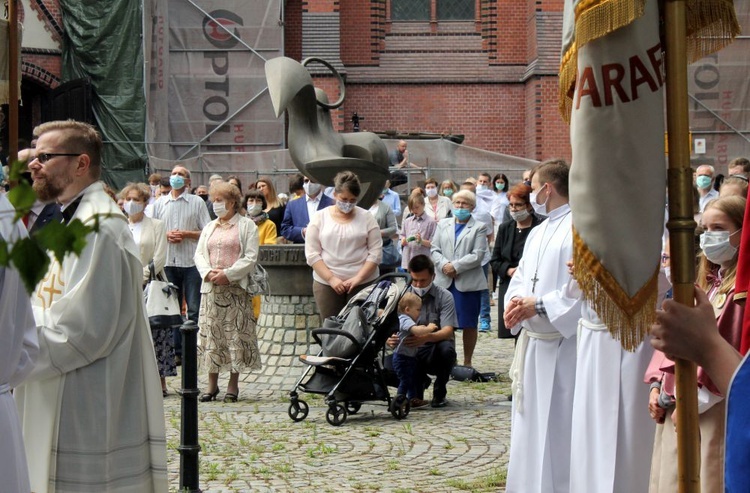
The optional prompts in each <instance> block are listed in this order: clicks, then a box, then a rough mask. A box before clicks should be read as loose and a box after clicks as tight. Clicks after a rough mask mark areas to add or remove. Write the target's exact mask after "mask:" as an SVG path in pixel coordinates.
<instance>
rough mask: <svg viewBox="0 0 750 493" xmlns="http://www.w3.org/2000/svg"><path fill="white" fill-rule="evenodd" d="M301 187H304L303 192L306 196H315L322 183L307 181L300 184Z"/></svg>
mask: <svg viewBox="0 0 750 493" xmlns="http://www.w3.org/2000/svg"><path fill="white" fill-rule="evenodd" d="M302 188H304V189H305V193H306V194H307V196H308V197H315V196H317V195H318V192H320V189H321V188H323V185H321V184H320V183H313V182H311V181H308V182H307V183H304V184H302Z"/></svg>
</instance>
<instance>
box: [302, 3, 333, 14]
mask: <svg viewBox="0 0 750 493" xmlns="http://www.w3.org/2000/svg"><path fill="white" fill-rule="evenodd" d="M302 9H303V10H304V11H305V12H318V13H323V12H338V10H339V0H302Z"/></svg>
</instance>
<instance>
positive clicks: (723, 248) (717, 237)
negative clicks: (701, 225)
mask: <svg viewBox="0 0 750 493" xmlns="http://www.w3.org/2000/svg"><path fill="white" fill-rule="evenodd" d="M738 231H740V230H739V229H738V230H737V231H735V232H734V233H732V234H731V235H730V234H729V231H706V232H705V233H703V234H702V235H701V250H703V254H704V255H705V256H706V258H707V259H708V260H709V262H712V263H714V264H717V265H721V264H723V263H725V262H729V261H730V260H732V259H733V258H734V256H735V255H736V254H737V247H735V246H732V245H731V244H730V243H729V237H730V236H732V235H734V234H735V233H737V232H738Z"/></svg>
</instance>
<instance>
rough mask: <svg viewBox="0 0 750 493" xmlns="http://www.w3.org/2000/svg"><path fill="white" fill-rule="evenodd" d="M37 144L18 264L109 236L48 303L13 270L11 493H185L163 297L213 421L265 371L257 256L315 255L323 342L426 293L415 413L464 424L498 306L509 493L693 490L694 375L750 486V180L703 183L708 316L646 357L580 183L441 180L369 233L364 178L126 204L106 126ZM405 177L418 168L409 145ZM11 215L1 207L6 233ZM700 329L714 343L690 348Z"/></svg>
mask: <svg viewBox="0 0 750 493" xmlns="http://www.w3.org/2000/svg"><path fill="white" fill-rule="evenodd" d="M35 133H36V137H37V141H36V145H35V148H33V149H27V150H24V151H23V152H22V153H21V157H22V158H24V159H26V160H27V161H28V168H29V171H30V175H29V176H28V179H29V180H30V181H31V182H32V183H33V189H34V190H35V192H36V194H37V197H38V202H37V203H36V204H34V206H33V207H32V208H31V211H30V212H29V213H28V214H26V215H25V216H24V217H23V222H21V221H13V219H12V214H11V215H8V214H4V215H2V216H0V217H2V221H0V226H1V227H0V235H2V238H3V239H4V240H6V241H8V242H10V243H13V242H14V241H18V240H19V239H21V238H23V237H24V236H25V235H26V234H27V231H30V232H32V233H33V232H34V231H37V230H38V229H39V228H43V227H44V226H45V224H47V223H48V222H49V221H61V222H63V223H68V222H70V221H72V220H74V219H80V220H81V221H83V222H84V223H87V222H88V223H91V222H97V224H98V227H97V228H96V229H95V230H94V231H93V232H91V233H90V234H89V236H88V237H87V243H86V246H85V248H84V250H83V252H81V254H80V255H78V256H76V255H69V256H67V257H66V258H65V259H64V260H63V261H62V262H58V261H57V260H56V259H55V258H54V256H51V257H50V258H51V267H50V270H49V272H48V273H47V275H46V277H45V278H44V279H43V280H42V282H40V283H39V285H38V286H37V289H36V292H35V293H33V294H32V296H31V300H29V296H28V295H26V293H25V292H23V288H22V285H21V283H20V281H19V277H18V273H17V272H16V271H15V270H14V269H13V268H5V269H2V270H0V285H1V286H2V288H3V289H2V292H1V296H0V306H2V307H3V313H7V314H12V317H10V318H9V321H10V323H8V324H4V325H3V327H2V328H0V331H1V332H2V333H3V334H4V335H5V336H6V341H8V344H7V345H5V346H3V348H2V350H1V351H0V352H2V354H3V358H2V359H0V431H2V433H3V435H2V436H4V437H7V438H8V439H7V440H6V441H5V442H4V447H5V448H4V449H3V450H2V451H0V456H2V457H3V458H4V459H6V460H3V461H0V471H2V477H3V478H4V479H5V480H6V484H10V485H11V488H12V489H13V491H16V490H17V491H37V492H43V491H110V490H112V491H119V490H128V491H144V492H147V491H166V489H167V486H166V485H167V479H166V446H165V443H166V442H165V429H164V418H163V398H165V397H167V396H168V389H167V386H166V378H167V377H169V376H174V375H176V373H177V370H176V367H177V366H178V365H180V363H181V352H182V348H181V347H180V342H181V339H180V337H179V332H178V331H177V330H175V328H173V327H159V326H149V323H148V317H147V314H146V313H145V307H144V304H143V302H142V300H143V289H144V287H145V285H146V284H147V283H149V282H150V281H151V280H153V279H155V278H161V279H166V280H168V281H169V282H170V283H171V284H172V285H174V286H175V287H176V289H177V292H178V293H179V297H180V301H181V305H182V307H183V309H184V315H185V317H186V318H187V319H189V320H192V321H194V322H195V323H196V324H197V326H198V327H199V347H198V354H199V368H200V371H201V372H202V373H203V374H204V375H206V376H207V382H208V384H207V387H206V388H205V389H204V390H203V393H202V394H201V395H200V401H203V402H207V401H213V400H217V399H218V398H219V394H220V393H221V390H222V389H220V388H219V374H220V373H222V372H224V373H228V374H229V380H228V384H227V388H226V389H225V392H224V395H223V397H222V399H223V401H224V402H237V400H238V399H240V391H241V389H240V388H239V377H240V374H241V373H243V372H251V371H257V370H259V369H260V368H261V366H262V355H261V354H260V351H259V346H258V340H257V335H256V326H255V324H256V320H257V317H258V314H259V310H260V300H259V298H258V297H257V296H254V295H253V294H252V292H251V290H250V289H249V287H250V284H251V282H252V281H251V277H250V276H251V274H252V273H253V271H254V267H255V265H256V263H257V259H258V252H259V247H260V245H272V244H276V243H296V244H304V251H305V256H306V259H307V263H308V264H309V265H310V267H311V268H312V272H313V273H312V278H311V280H310V282H311V284H312V293H313V296H314V298H315V302H316V305H317V308H318V311H319V313H320V316H321V318H327V317H331V316H335V315H337V314H338V313H339V312H340V311H341V310H342V308H343V307H344V306H345V305H346V303H347V302H348V301H349V300H350V299H351V298H352V297H353V296H355V295H356V294H357V293H358V292H359V291H360V290H361V289H363V288H364V287H365V286H366V285H367V284H368V283H370V282H371V281H373V280H374V279H376V278H377V277H378V276H379V275H380V274H382V273H384V272H388V271H391V270H396V269H399V270H402V271H408V272H409V273H410V276H411V284H410V286H409V287H408V290H407V293H406V295H404V296H403V298H402V299H401V300H400V303H399V313H400V317H399V321H400V329H399V330H398V331H396V332H395V333H394V334H393V335H392V336H391V337H390V338H389V339H388V341H387V345H388V346H389V347H390V348H392V349H393V350H394V351H393V356H392V358H389V359H388V361H387V363H386V364H387V366H389V367H390V368H391V369H392V370H393V371H394V373H395V374H396V376H397V377H398V380H399V382H400V385H399V387H398V390H397V396H396V398H395V399H394V401H393V405H394V406H396V407H398V406H402V405H404V403H405V402H408V403H409V405H410V406H411V407H412V408H415V407H423V406H427V405H431V406H432V407H435V408H440V407H444V406H446V405H447V404H448V398H447V397H448V396H447V383H448V381H449V379H450V376H451V371H452V370H453V368H454V366H455V365H456V364H457V353H456V344H455V333H456V331H460V332H461V337H462V340H463V360H462V363H463V366H465V367H472V364H473V361H472V356H473V352H474V349H475V347H476V344H477V341H478V332H480V331H489V330H490V327H491V323H490V320H491V316H492V315H491V309H490V307H491V306H492V305H493V304H495V300H496V301H497V303H496V304H497V305H498V320H497V326H498V334H497V335H498V337H508V338H515V339H516V341H515V342H516V352H515V357H514V361H513V363H512V366H511V371H510V373H511V378H512V382H513V383H512V392H513V396H512V400H513V404H512V405H513V410H512V429H511V448H510V462H509V468H508V479H507V491H509V492H524V493H527V492H531V493H534V492H540V493H541V492H544V493H547V492H567V491H571V492H573V491H575V492H577V493H578V492H592V493H594V492H596V493H602V492H626V491H627V492H633V491H643V492H645V491H652V492H659V491H668V490H670V489H671V488H673V487H674V485H675V484H676V482H677V471H676V455H675V447H676V439H675V431H674V427H673V425H672V423H673V421H674V416H673V413H674V402H675V384H674V363H673V360H672V359H671V358H674V357H676V356H679V357H686V358H691V359H694V360H696V361H697V362H698V363H699V364H700V368H699V371H698V385H699V389H698V394H699V401H700V407H699V412H700V413H701V418H700V427H701V447H702V448H701V476H702V481H703V489H704V491H721V490H722V489H723V488H724V487H725V486H726V487H727V488H729V487H730V486H731V485H733V484H742V478H741V477H740V478H738V477H736V476H735V477H732V476H731V475H729V474H727V480H726V482H725V481H724V479H723V478H724V475H723V474H722V470H723V467H724V462H725V455H724V444H725V440H724V437H725V428H726V436H727V443H729V444H732V443H735V442H736V443H739V444H740V445H742V444H746V443H747V442H746V441H744V442H743V441H742V440H738V439H737V437H738V436H739V435H738V434H739V432H738V431H736V430H738V429H739V427H740V424H738V422H736V421H732V420H731V419H730V421H728V422H727V421H726V417H725V416H726V413H725V402H724V396H726V395H727V391H728V389H729V387H730V380H731V375H732V373H733V372H734V371H735V369H736V368H737V367H738V366H740V364H741V361H742V356H741V353H740V351H746V350H747V347H744V348H743V347H742V343H741V340H740V339H741V326H742V321H743V318H744V304H743V303H742V302H743V301H744V298H745V296H746V292H744V291H743V292H742V293H741V295H738V293H739V290H738V289H736V288H735V279H736V277H737V276H736V273H737V268H738V265H737V260H738V248H739V245H740V236H741V235H740V232H741V230H742V227H743V224H744V218H745V215H746V214H745V208H746V207H745V203H746V196H747V189H748V186H747V183H748V176H750V162H748V160H746V159H742V158H739V159H736V160H735V161H733V162H732V163H731V164H730V167H729V176H728V177H727V178H726V179H724V180H721V179H719V177H717V176H716V174H715V170H714V168H713V167H711V166H709V165H702V166H700V167H698V168H697V170H696V173H695V178H694V180H695V204H694V205H695V217H696V219H697V221H698V224H699V228H698V234H700V236H699V240H700V241H699V244H700V249H701V253H700V256H699V263H698V266H699V270H698V272H699V274H698V280H697V284H698V286H697V287H696V299H697V301H698V304H697V306H696V307H695V308H688V307H682V306H680V305H677V304H675V303H673V302H670V301H667V302H665V304H664V310H663V311H661V310H660V311H658V323H657V324H656V325H655V326H654V328H653V339H652V341H651V342H650V343H649V341H648V340H644V341H642V343H641V344H640V346H639V347H638V348H637V349H636V350H635V351H634V352H628V351H625V350H623V349H622V347H621V346H620V344H619V342H618V341H616V340H614V339H613V338H612V336H611V335H610V334H609V332H608V331H607V327H606V326H605V325H604V324H603V323H602V321H601V320H600V319H599V317H598V315H597V314H596V312H595V311H594V309H593V308H592V306H591V305H590V304H589V303H587V302H586V301H584V300H583V298H582V295H581V290H580V289H579V287H578V285H577V282H576V280H575V279H574V278H573V277H572V274H571V270H570V268H569V263H570V261H571V258H572V255H573V252H572V250H573V240H572V234H571V233H572V219H573V218H572V213H571V209H570V206H569V205H568V188H569V166H568V164H567V163H565V162H564V161H562V160H550V161H546V162H544V163H541V164H540V165H538V166H537V167H535V168H534V169H533V170H528V171H527V172H525V173H524V175H523V178H522V180H521V181H520V182H519V183H510V180H509V179H508V177H507V176H506V175H504V174H502V173H497V174H495V175H494V176H493V175H491V174H490V173H480V174H479V175H478V176H476V177H468V178H466V179H464V180H463V181H462V182H460V183H454V182H453V181H452V180H444V181H438V180H435V179H433V178H429V179H427V180H425V181H424V182H422V183H419V186H416V187H414V188H413V189H411V190H408V193H407V194H405V196H406V199H405V200H404V204H402V198H401V196H400V195H399V194H398V193H396V192H395V191H394V190H392V188H391V187H390V184H389V183H387V184H386V186H385V187H384V188H383V190H382V193H381V196H380V198H379V200H377V201H376V202H375V203H374V204H373V205H372V206H371V207H369V209H364V208H361V207H358V206H357V203H358V200H359V198H360V195H361V193H362V187H361V185H360V182H359V179H358V177H357V176H356V174H354V173H352V172H350V171H342V172H340V173H339V174H338V175H336V177H335V180H334V183H333V186H332V187H329V188H328V189H325V188H324V187H323V185H321V184H319V183H315V182H314V181H313V180H310V179H309V178H307V177H304V176H303V175H301V174H300V175H295V176H293V177H291V179H290V181H289V193H288V194H286V193H279V192H277V190H276V187H275V185H274V181H273V180H271V179H269V178H260V179H259V180H258V181H257V182H256V183H253V184H250V185H249V186H247V188H245V189H243V185H242V183H241V180H240V179H239V178H238V177H237V176H228V177H226V178H224V177H222V176H219V175H214V176H211V177H210V179H209V183H208V184H205V185H203V184H194V183H193V182H192V180H191V172H190V171H189V170H188V169H187V168H185V167H184V166H181V165H177V166H175V167H174V168H173V169H172V170H171V173H170V176H168V177H162V176H160V175H159V174H152V175H151V176H149V177H148V179H147V181H146V182H145V183H131V184H128V185H127V186H125V187H124V188H123V189H122V190H120V191H119V193H115V192H113V191H112V190H110V189H109V187H107V186H106V185H104V184H103V183H102V182H101V181H100V173H101V157H100V155H101V148H102V142H101V138H100V136H99V134H98V133H97V132H96V131H95V130H94V129H93V128H92V127H91V126H89V125H87V124H83V123H78V122H73V121H67V122H51V123H46V124H44V125H41V126H40V127H38V128H37V129H35ZM392 160H393V164H394V166H395V167H396V168H403V167H411V166H412V164H411V163H410V162H409V157H408V151H407V150H406V144H405V143H403V144H402V143H399V146H398V148H397V152H396V153H395V154H394V155H393V156H392ZM721 181H723V183H720V182H721ZM402 205H403V206H405V207H403V210H402ZM8 211H11V212H12V206H11V205H10V204H9V203H8V202H7V199H6V198H5V197H3V196H2V195H0V212H8ZM663 260H664V262H663V267H664V268H663V269H662V272H661V275H660V299H663V298H665V297H668V294H669V289H670V283H669V273H670V272H669V267H670V266H669V250H668V246H667V243H666V242H665V249H664V254H663ZM104 306H106V307H107V310H102V309H101V308H102V307H104ZM656 308H657V307H655V309H656ZM681 325H685V326H687V330H689V331H690V333H691V334H694V335H695V341H693V342H690V341H686V340H685V338H682V337H678V335H677V334H679V330H681V329H680V327H681ZM712 327H713V328H712ZM652 346H653V347H655V348H656V349H657V351H654V349H653V347H652ZM701 347H705V348H708V349H710V351H709V352H708V353H706V352H703V351H701V350H700V348H701ZM152 354H154V355H155V357H152V356H151V355H152ZM747 366H748V365H746V364H745V365H743V368H745V367H747ZM746 373H747V372H746ZM157 375H158V376H159V378H160V380H161V383H160V384H159V383H158V382H159V380H157V378H156V376H157ZM431 377H433V378H434V382H433V380H432V378H431ZM429 385H433V390H432V400H431V401H430V402H428V401H427V400H425V399H424V396H425V394H424V392H425V389H426V388H428V387H429ZM735 385H737V383H736V382H735ZM11 389H14V393H13V395H12V396H11V394H10V390H11ZM159 390H161V392H162V395H161V396H159ZM81 396H86V398H85V399H82V398H81ZM50 403H51V404H50ZM729 406H730V407H731V406H732V400H731V398H730V400H729ZM735 406H738V404H735ZM19 423H20V425H19ZM733 430H734V432H735V433H737V434H735V435H732V432H733ZM733 440H734V441H733ZM24 442H25V444H26V446H25V452H24ZM61 444H65V446H61ZM735 446H739V445H735ZM94 452H95V453H94ZM743 457H744V456H743V455H742V454H738V453H736V451H735V452H734V453H732V452H731V451H730V449H729V448H728V449H727V453H726V462H727V463H729V462H730V461H731V462H732V463H733V464H740V465H741V464H745V463H746V462H747V459H746V458H743ZM581 462H583V463H585V464H586V466H587V467H585V468H584V467H580V463H581ZM649 473H650V474H649ZM29 478H31V482H30V483H29ZM92 485H93V486H92ZM92 488H93V489H92ZM128 488H129V489H128ZM728 491H730V490H728ZM731 491H734V490H731ZM738 491H739V490H738Z"/></svg>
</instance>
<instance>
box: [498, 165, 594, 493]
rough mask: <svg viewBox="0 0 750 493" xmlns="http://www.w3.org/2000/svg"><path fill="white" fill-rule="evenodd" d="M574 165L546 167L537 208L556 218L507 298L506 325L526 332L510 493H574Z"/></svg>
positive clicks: (534, 180) (535, 243) (529, 248)
mask: <svg viewBox="0 0 750 493" xmlns="http://www.w3.org/2000/svg"><path fill="white" fill-rule="evenodd" d="M568 174H569V169H568V165H567V164H566V163H565V162H564V161H562V160H553V161H547V162H544V163H542V164H540V165H539V166H538V167H537V168H536V169H535V170H534V172H533V174H532V177H531V188H532V190H533V193H532V194H531V197H530V201H531V205H532V206H533V207H534V209H535V210H536V211H537V213H541V214H544V215H547V216H548V219H547V220H546V221H545V222H544V223H543V224H541V225H539V226H538V227H537V228H535V229H534V230H533V231H532V232H531V233H530V234H529V238H528V240H527V241H526V246H525V248H524V252H523V256H522V258H521V262H520V263H519V265H518V269H517V270H516V272H515V274H514V275H513V278H512V279H511V281H510V285H509V286H508V292H507V294H506V295H505V314H504V319H505V326H506V327H509V328H510V329H511V332H512V333H513V334H519V339H518V345H517V346H516V355H515V358H514V360H513V365H512V366H511V378H512V379H513V415H512V425H511V438H510V462H509V464H508V482H507V487H506V488H507V489H506V491H507V492H508V493H566V492H568V491H569V470H570V429H571V412H572V407H573V388H574V384H575V372H576V366H575V365H576V328H577V325H578V319H579V317H580V314H581V305H580V301H579V299H577V298H571V297H569V295H568V294H567V293H568V292H567V284H568V283H569V282H570V281H571V277H570V274H569V272H568V267H567V265H566V263H567V262H568V261H569V260H570V259H571V258H572V256H573V239H572V231H571V226H572V223H571V217H570V206H569V205H568Z"/></svg>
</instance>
